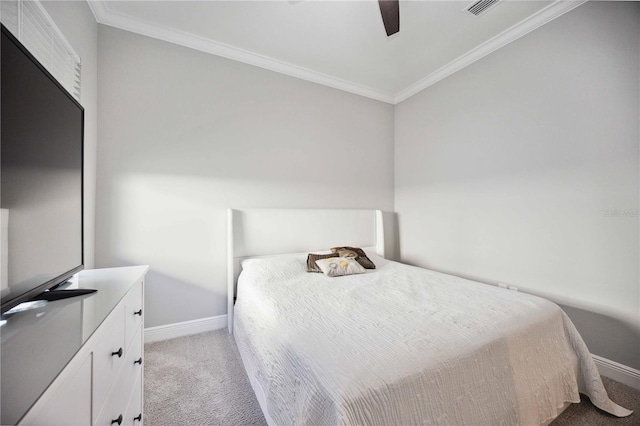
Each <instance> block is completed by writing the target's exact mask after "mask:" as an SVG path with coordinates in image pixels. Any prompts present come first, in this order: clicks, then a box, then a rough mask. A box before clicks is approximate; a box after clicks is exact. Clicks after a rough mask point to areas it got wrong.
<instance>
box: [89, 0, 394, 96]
mask: <svg viewBox="0 0 640 426" xmlns="http://www.w3.org/2000/svg"><path fill="white" fill-rule="evenodd" d="M89 4H90V6H91V10H92V11H93V13H94V15H95V17H96V21H98V23H100V24H104V25H108V26H111V27H115V28H119V29H121V30H126V31H130V32H133V33H137V34H141V35H144V36H148V37H152V38H156V39H159V40H163V41H167V42H169V43H173V44H178V45H180V46H184V47H188V48H191V49H195V50H199V51H201V52H205V53H211V54H213V55H216V56H221V57H223V58H227V59H232V60H234V61H238V62H243V63H245V64H249V65H254V66H257V67H260V68H264V69H267V70H270V71H275V72H277V73H281V74H285V75H289V76H291V77H296V78H299V79H301V80H307V81H311V82H313V83H318V84H322V85H324V86H329V87H333V88H334V89H339V90H343V91H345V92H350V93H354V94H356V95H360V96H364V97H367V98H371V99H375V100H378V101H382V102H385V103H388V104H393V94H391V93H385V92H382V91H379V90H377V89H373V88H371V87H366V86H363V85H360V84H357V83H353V82H351V81H347V80H343V79H340V78H337V77H333V76H331V75H328V74H324V73H321V72H318V71H314V70H311V69H309V68H304V67H301V66H298V65H295V64H291V63H289V62H284V61H280V60H278V59H274V58H271V57H268V56H265V55H261V54H259V53H255V52H251V51H249V50H245V49H241V48H238V47H235V46H232V45H230V44H226V43H221V42H218V41H215V40H211V39H208V38H205V37H200V36H197V35H194V34H189V33H187V32H184V31H180V30H176V29H173V28H169V27H165V26H163V25H159V24H156V23H152V22H148V21H145V20H142V19H138V18H134V17H131V16H128V15H125V14H120V13H117V12H114V11H111V10H109V7H108V2H107V1H105V0H93V1H90V2H89Z"/></svg>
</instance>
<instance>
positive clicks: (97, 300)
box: [0, 266, 149, 426]
mask: <svg viewBox="0 0 640 426" xmlns="http://www.w3.org/2000/svg"><path fill="white" fill-rule="evenodd" d="M148 269H149V268H148V266H132V267H125V268H110V269H94V270H87V271H82V272H80V273H79V274H78V275H77V276H76V277H74V280H73V281H72V288H93V289H97V290H98V292H97V293H94V294H92V295H89V296H83V297H81V298H73V299H67V300H59V301H55V302H48V303H47V304H46V305H45V306H43V307H40V308H35V309H32V310H30V311H25V312H20V313H17V314H13V315H9V316H7V315H5V316H3V319H4V320H6V321H7V322H6V323H5V324H3V325H2V329H0V331H1V336H2V354H1V355H2V358H0V359H1V362H2V366H1V367H2V370H1V371H2V411H1V415H2V422H1V424H3V425H4V424H16V422H18V423H19V424H20V425H47V426H53V425H64V426H68V425H83V426H86V425H108V426H111V425H123V424H124V425H136V426H138V425H141V424H143V420H144V415H143V409H142V407H143V396H142V391H143V374H142V372H143V363H144V345H143V330H144V306H143V304H144V303H143V301H144V276H145V274H146V273H147V271H148Z"/></svg>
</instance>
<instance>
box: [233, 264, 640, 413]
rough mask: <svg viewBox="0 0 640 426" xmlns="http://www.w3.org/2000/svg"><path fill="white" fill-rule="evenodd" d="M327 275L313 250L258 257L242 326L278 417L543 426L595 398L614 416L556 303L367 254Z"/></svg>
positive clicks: (242, 303)
mask: <svg viewBox="0 0 640 426" xmlns="http://www.w3.org/2000/svg"><path fill="white" fill-rule="evenodd" d="M372 260H374V262H376V264H377V265H378V269H377V270H375V271H373V272H370V273H367V274H363V275H354V276H349V277H339V278H329V277H326V276H324V275H323V274H315V273H307V272H305V261H306V257H305V256H301V255H286V256H277V257H270V258H262V259H250V260H246V261H244V263H243V272H242V274H241V275H240V278H239V281H238V298H237V303H236V306H235V323H234V333H235V337H236V341H237V343H238V348H239V349H240V352H241V354H242V357H243V361H244V362H245V366H247V370H248V371H247V373H248V374H249V375H250V376H253V377H252V380H253V381H254V388H255V383H257V384H258V385H259V387H260V388H262V391H263V392H264V401H263V405H264V406H263V410H266V411H267V413H265V414H266V417H267V418H268V420H269V421H270V422H272V423H275V424H277V425H298V424H312V425H385V426H387V425H415V424H443V425H450V424H458V425H462V424H464V425H537V424H540V423H543V422H545V421H548V420H549V419H552V418H554V417H555V416H557V414H558V409H559V408H560V407H561V406H562V405H563V404H564V403H565V402H579V401H580V397H579V395H578V392H582V393H584V394H586V395H588V396H589V397H590V399H591V401H592V402H593V403H594V404H595V405H596V406H597V407H599V408H601V409H603V410H605V411H607V412H609V413H612V414H614V415H617V416H626V415H629V414H630V413H631V412H630V411H629V410H626V409H625V408H622V407H620V406H618V405H617V404H615V403H613V402H612V401H611V400H609V398H608V396H607V393H606V391H605V389H604V387H603V385H602V381H601V380H600V376H599V374H598V372H597V369H596V367H595V365H594V363H593V360H592V358H591V355H590V354H589V351H588V350H587V348H586V346H585V344H584V342H583V340H582V338H581V337H580V335H579V334H578V332H577V331H576V329H575V328H574V326H573V324H572V323H571V321H570V320H569V318H568V317H567V316H566V315H565V314H564V312H563V311H562V310H561V309H560V308H559V307H558V306H557V305H555V304H553V303H551V302H549V301H547V300H545V299H542V298H539V297H535V296H531V295H527V294H523V293H518V292H513V291H507V290H503V289H499V288H497V287H492V286H488V285H483V284H479V283H476V282H473V281H468V280H464V279H461V278H457V277H453V276H450V275H445V274H440V273H437V272H433V271H429V270H425V269H421V268H416V267H411V266H407V265H402V264H399V263H395V262H388V261H384V260H382V259H380V258H377V257H376V258H375V259H372Z"/></svg>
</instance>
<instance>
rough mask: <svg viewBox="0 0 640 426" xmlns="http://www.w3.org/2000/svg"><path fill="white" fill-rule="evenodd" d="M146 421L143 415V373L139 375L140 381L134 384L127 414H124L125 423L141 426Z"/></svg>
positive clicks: (127, 425) (130, 425) (129, 425)
mask: <svg viewBox="0 0 640 426" xmlns="http://www.w3.org/2000/svg"><path fill="white" fill-rule="evenodd" d="M143 423H144V420H143V416H142V374H140V376H139V377H138V381H137V382H136V384H135V385H134V386H133V392H132V393H131V399H129V406H128V407H127V414H126V415H125V416H124V421H123V422H122V424H123V425H126V426H140V425H142V424H143Z"/></svg>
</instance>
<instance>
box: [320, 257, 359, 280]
mask: <svg viewBox="0 0 640 426" xmlns="http://www.w3.org/2000/svg"><path fill="white" fill-rule="evenodd" d="M316 265H318V268H320V269H321V270H322V272H324V274H325V275H326V276H328V277H339V276H341V275H353V274H364V273H365V272H366V270H365V269H364V268H363V267H362V265H360V264H359V263H358V262H357V261H356V260H355V259H353V258H351V257H329V258H327V259H318V260H316Z"/></svg>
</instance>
